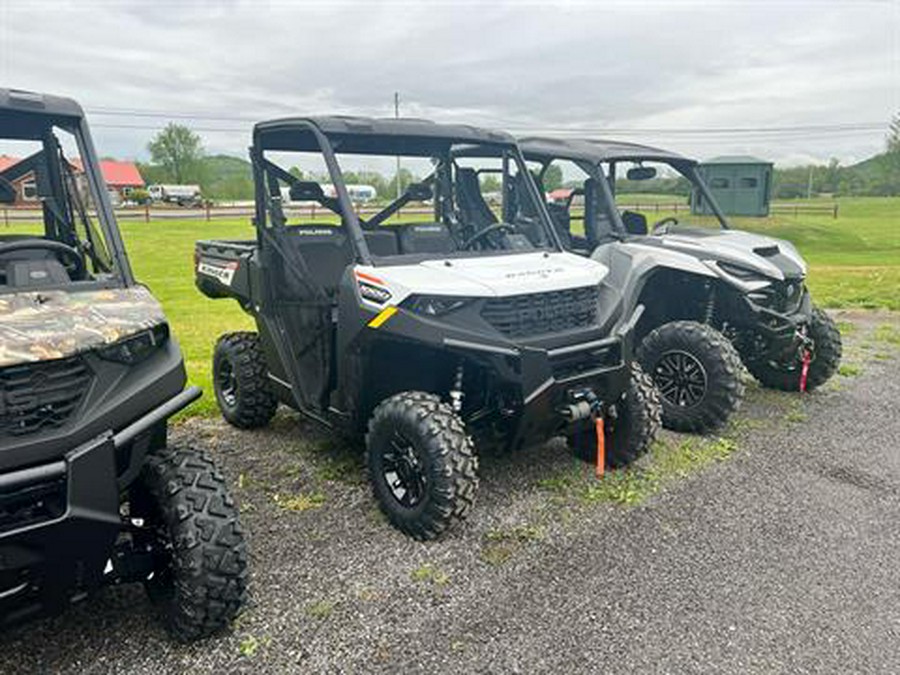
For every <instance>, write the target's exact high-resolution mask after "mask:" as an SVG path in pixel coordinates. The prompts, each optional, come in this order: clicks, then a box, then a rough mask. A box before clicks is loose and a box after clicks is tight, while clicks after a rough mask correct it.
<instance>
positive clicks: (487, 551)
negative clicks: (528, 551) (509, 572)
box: [481, 541, 518, 567]
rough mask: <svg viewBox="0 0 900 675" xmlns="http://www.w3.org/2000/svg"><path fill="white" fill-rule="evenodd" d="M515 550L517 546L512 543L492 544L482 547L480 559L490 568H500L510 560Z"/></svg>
mask: <svg viewBox="0 0 900 675" xmlns="http://www.w3.org/2000/svg"><path fill="white" fill-rule="evenodd" d="M517 550H518V546H517V545H516V544H515V543H514V542H509V541H501V542H493V543H490V544H487V545H486V546H483V547H482V549H481V559H482V560H484V562H486V563H487V564H488V565H490V566H491V567H500V566H501V565H503V564H504V563H505V562H506V561H508V560H509V559H510V558H512V557H513V555H514V554H515V552H516V551H517Z"/></svg>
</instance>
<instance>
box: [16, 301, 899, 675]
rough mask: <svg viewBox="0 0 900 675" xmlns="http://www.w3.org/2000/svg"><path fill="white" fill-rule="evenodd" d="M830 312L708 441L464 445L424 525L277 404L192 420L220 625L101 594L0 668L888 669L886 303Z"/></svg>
mask: <svg viewBox="0 0 900 675" xmlns="http://www.w3.org/2000/svg"><path fill="white" fill-rule="evenodd" d="M839 319H840V320H841V321H842V328H844V329H845V330H846V331H847V335H846V337H845V342H846V352H847V354H846V356H845V366H844V368H843V375H842V376H841V377H837V378H835V380H834V381H833V382H832V383H829V384H828V385H827V386H826V387H824V388H823V389H822V390H821V391H817V392H815V393H813V394H810V395H807V396H806V397H804V398H802V399H801V398H800V397H799V396H795V395H789V394H782V393H777V392H771V391H765V390H761V389H759V388H758V387H756V386H755V385H753V384H751V383H749V382H748V400H747V402H746V403H745V406H744V409H743V410H742V413H741V415H740V418H739V420H738V421H737V422H736V423H735V424H734V425H733V426H732V428H730V429H728V430H727V431H726V432H725V433H724V435H723V438H721V439H703V440H697V439H694V438H692V437H688V436H678V435H675V434H667V435H666V437H665V439H664V440H663V442H662V444H661V445H660V449H659V452H658V453H657V454H656V456H655V457H653V458H646V459H645V460H642V462H641V463H640V465H639V466H638V467H637V468H636V469H635V470H633V471H630V472H627V473H622V474H613V475H611V476H610V477H608V478H607V479H606V480H604V481H603V482H602V483H597V482H596V481H595V479H594V478H593V477H592V475H591V472H590V469H589V468H588V467H585V466H584V465H581V464H579V463H577V462H575V461H574V460H572V459H570V458H569V457H568V455H567V454H566V453H565V451H564V449H563V448H562V447H561V446H560V445H558V444H556V445H554V444H551V445H548V446H544V447H540V448H534V449H531V450H528V451H525V452H523V453H519V454H515V455H511V456H487V457H483V458H482V470H481V476H482V483H481V491H480V493H479V502H478V504H477V506H476V508H475V510H474V513H473V514H472V516H471V517H470V519H469V520H468V521H467V522H466V524H465V525H464V526H463V527H461V528H458V529H456V530H454V531H452V532H451V533H450V534H449V536H447V537H446V538H444V539H442V540H441V541H438V542H432V543H427V544H421V543H416V542H413V541H410V540H408V539H406V538H405V537H403V536H402V535H400V534H398V533H397V532H395V531H394V530H393V529H391V528H390V527H389V526H388V525H387V524H386V523H385V522H384V521H383V519H382V518H381V516H380V515H379V513H378V510H377V508H376V506H375V503H374V501H373V500H372V498H371V496H370V495H369V491H368V488H367V486H366V484H365V483H364V482H363V472H362V468H361V466H360V464H359V461H358V459H357V458H356V457H355V455H354V454H352V453H351V452H349V451H348V450H347V449H345V448H343V447H342V446H340V445H339V444H338V443H336V442H335V441H333V440H332V439H330V438H328V437H327V436H323V435H322V433H321V432H319V431H317V430H315V429H314V428H312V427H311V426H310V425H308V424H307V423H305V422H303V421H302V420H300V419H298V417H297V416H296V415H293V414H290V413H287V412H285V413H282V414H281V415H280V416H279V417H278V418H277V419H276V421H275V423H274V425H273V426H272V427H271V428H269V429H267V430H264V431H261V432H253V433H249V432H238V431H235V430H233V429H231V428H229V427H227V426H226V425H225V424H223V423H222V422H221V421H219V420H218V419H210V420H200V419H197V420H191V421H189V422H187V423H184V424H182V425H181V426H180V427H179V428H178V429H177V430H176V431H175V434H174V435H175V437H176V438H177V439H178V440H180V441H184V442H187V441H190V442H193V443H195V444H196V445H198V446H200V447H203V448H206V449H208V450H209V452H210V453H211V454H213V455H214V456H216V457H217V458H218V460H219V461H220V462H221V463H222V465H223V466H224V468H225V471H226V473H227V474H228V477H229V478H230V479H231V481H232V482H233V483H234V489H235V493H236V494H237V495H238V497H239V499H240V502H241V505H242V512H243V519H244V524H245V526H246V529H247V530H248V534H249V538H250V543H251V546H252V563H253V580H252V596H253V602H252V605H251V607H250V608H249V609H248V610H247V611H246V612H245V614H244V615H243V616H242V617H241V618H240V619H239V620H238V621H237V624H236V625H235V627H234V630H233V631H231V632H230V633H228V634H226V635H223V636H221V637H218V638H215V639H212V640H208V641H206V642H203V643H201V644H196V645H189V646H180V645H175V644H173V643H171V642H170V641H168V640H167V638H166V636H165V634H164V633H163V632H162V630H161V629H160V628H159V626H158V625H157V624H156V623H155V622H154V621H153V620H152V618H151V617H150V612H151V610H150V607H149V605H148V603H147V601H146V599H145V597H144V594H143V591H142V590H141V589H140V588H137V587H122V588H114V589H106V590H104V591H102V592H101V593H99V594H97V595H96V596H94V597H92V598H91V599H89V600H88V601H86V602H84V603H82V604H81V605H79V606H77V607H75V608H73V609H72V610H70V611H69V612H68V613H66V614H65V615H63V616H60V617H56V618H53V619H49V620H45V621H41V622H37V623H32V624H29V625H27V626H23V627H19V628H15V629H13V630H9V631H7V632H6V633H5V634H4V635H3V636H0V647H2V650H0V673H19V672H21V673H36V672H67V673H114V672H115V673H134V674H138V673H169V672H218V673H221V672H254V673H257V672H272V673H284V672H320V671H327V672H336V671H348V672H349V671H353V672H363V671H366V672H368V671H381V670H384V671H394V670H398V669H404V670H410V671H424V670H427V671H441V672H467V671H480V672H486V671H489V672H519V671H522V672H534V671H545V672H546V671H552V672H588V671H593V672H640V673H645V672H709V671H715V672H726V673H727V672H735V673H747V672H766V673H770V672H803V671H807V672H900V564H898V560H900V317H898V316H896V315H889V314H871V313H859V312H857V313H843V314H842V315H841V316H839Z"/></svg>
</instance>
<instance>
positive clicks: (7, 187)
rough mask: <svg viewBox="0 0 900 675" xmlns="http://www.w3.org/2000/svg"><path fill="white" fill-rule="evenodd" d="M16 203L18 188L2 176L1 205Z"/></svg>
mask: <svg viewBox="0 0 900 675" xmlns="http://www.w3.org/2000/svg"><path fill="white" fill-rule="evenodd" d="M15 201H16V188H15V186H13V184H12V183H10V182H9V181H8V180H6V179H5V178H3V177H2V176H0V204H12V203H14V202H15Z"/></svg>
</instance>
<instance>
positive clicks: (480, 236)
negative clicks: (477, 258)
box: [459, 223, 516, 251]
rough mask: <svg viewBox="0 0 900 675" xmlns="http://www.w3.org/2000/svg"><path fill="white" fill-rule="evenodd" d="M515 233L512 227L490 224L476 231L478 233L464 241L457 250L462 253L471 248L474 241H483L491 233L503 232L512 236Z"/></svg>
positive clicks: (502, 224) (503, 224)
mask: <svg viewBox="0 0 900 675" xmlns="http://www.w3.org/2000/svg"><path fill="white" fill-rule="evenodd" d="M515 231H516V228H514V227H513V226H512V225H507V224H506V223H492V224H490V225H488V226H487V227H485V228H482V229H480V230H478V232H476V233H475V234H473V235H472V236H471V237H469V238H468V239H466V240H465V241H464V242H463V243H462V244H461V245H460V247H459V248H460V250H462V251H466V250H468V249H469V248H471V247H472V244H474V243H475V242H476V241H480V240H482V239H484V238H485V237H486V236H487V235H489V234H490V233H491V232H505V233H507V234H512V233H513V232H515Z"/></svg>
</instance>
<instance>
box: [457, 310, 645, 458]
mask: <svg viewBox="0 0 900 675" xmlns="http://www.w3.org/2000/svg"><path fill="white" fill-rule="evenodd" d="M642 313H643V306H638V307H637V308H636V309H635V311H634V313H633V314H632V315H631V317H629V319H628V321H627V322H624V323H622V324H621V325H619V326H618V327H617V329H616V330H615V331H614V333H613V334H612V335H611V336H609V337H605V338H599V339H592V340H587V341H581V342H571V343H568V344H558V345H555V346H554V347H551V348H542V347H533V346H523V345H519V346H515V347H501V346H497V345H491V344H487V343H481V342H470V341H462V340H456V339H453V338H444V341H443V342H444V346H445V347H447V348H448V349H451V350H456V351H460V352H462V353H468V354H469V355H478V356H483V355H485V354H487V355H492V356H494V357H495V358H493V359H491V365H492V367H493V370H494V372H495V373H496V374H497V375H498V376H499V378H500V380H502V381H503V382H505V383H507V384H508V385H510V386H513V387H515V388H517V389H518V390H519V391H520V392H521V402H520V403H521V405H520V408H519V409H518V410H517V411H516V412H515V414H514V415H513V416H511V419H510V421H511V422H512V423H513V424H512V433H511V434H510V436H509V438H507V440H506V446H507V447H508V448H510V449H517V448H520V447H523V446H525V445H531V444H534V443H538V442H541V441H543V440H545V439H547V438H551V437H553V436H555V435H558V434H560V433H563V432H565V430H566V428H567V427H569V426H571V425H572V424H573V421H572V420H571V419H570V418H568V417H566V416H565V415H564V414H563V412H562V409H563V408H564V407H566V406H567V405H568V404H571V403H573V402H574V401H575V399H576V396H577V395H578V394H581V393H583V392H584V391H585V390H588V389H589V390H591V391H592V392H593V393H594V394H595V395H596V397H597V398H598V399H599V400H600V402H601V403H602V404H603V405H604V406H607V405H610V404H614V403H615V402H616V401H618V400H619V398H620V397H621V396H622V395H623V394H624V393H625V391H626V389H627V387H628V381H629V379H630V377H631V370H630V366H629V364H630V362H631V361H632V351H633V345H634V330H635V326H636V325H637V322H638V320H639V319H640V317H641V314H642Z"/></svg>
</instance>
